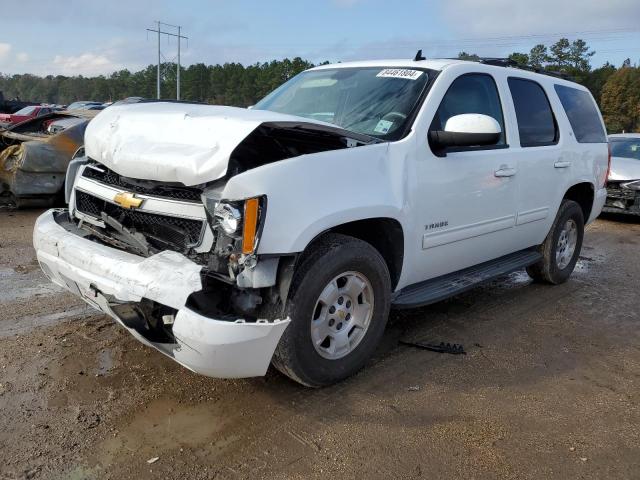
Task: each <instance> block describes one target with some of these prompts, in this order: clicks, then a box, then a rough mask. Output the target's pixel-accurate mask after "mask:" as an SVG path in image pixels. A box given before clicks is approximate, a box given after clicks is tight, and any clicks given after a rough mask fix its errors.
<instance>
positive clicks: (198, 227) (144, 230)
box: [76, 190, 205, 253]
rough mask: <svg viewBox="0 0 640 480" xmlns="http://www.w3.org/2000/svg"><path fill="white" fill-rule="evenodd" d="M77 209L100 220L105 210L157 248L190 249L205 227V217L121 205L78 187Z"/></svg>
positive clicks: (198, 240) (198, 241) (183, 250)
mask: <svg viewBox="0 0 640 480" xmlns="http://www.w3.org/2000/svg"><path fill="white" fill-rule="evenodd" d="M76 209H77V210H78V211H79V212H81V213H83V214H85V215H89V216H91V217H94V218H97V219H101V216H102V213H103V212H104V213H105V214H107V215H108V216H110V217H112V218H113V219H115V220H116V221H118V222H119V223H121V224H122V225H123V226H124V227H126V228H127V229H128V230H130V231H131V232H135V233H140V234H142V235H143V236H144V237H145V239H146V240H147V242H148V243H149V244H150V245H152V246H153V247H155V248H156V249H158V250H165V249H169V250H174V251H178V252H182V253H184V252H186V251H188V250H189V249H190V248H192V247H194V246H196V245H198V244H199V243H200V240H201V236H202V233H203V229H204V226H205V222H204V221H203V220H194V219H188V218H180V217H172V216H168V215H158V214H155V213H148V212H141V211H135V210H129V209H126V208H122V207H120V206H118V205H114V204H112V203H110V202H107V201H105V200H102V199H100V198H97V197H94V196H93V195H90V194H88V193H86V192H83V191H80V190H76Z"/></svg>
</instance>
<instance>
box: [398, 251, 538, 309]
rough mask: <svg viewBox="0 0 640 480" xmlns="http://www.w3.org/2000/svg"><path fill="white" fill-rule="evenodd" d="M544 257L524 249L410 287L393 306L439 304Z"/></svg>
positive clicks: (400, 294) (399, 294)
mask: <svg viewBox="0 0 640 480" xmlns="http://www.w3.org/2000/svg"><path fill="white" fill-rule="evenodd" d="M541 258H542V255H540V253H538V252H533V251H531V250H522V251H520V252H516V253H511V254H509V255H505V256H504V257H500V258H496V259H495V260H491V261H489V262H485V263H481V264H480V265H475V266H473V267H469V268H465V269H464V270H460V271H458V272H454V273H449V274H447V275H443V276H441V277H437V278H432V279H430V280H426V281H424V282H420V283H416V284H413V285H409V286H408V287H405V288H403V289H402V290H400V292H399V293H398V294H397V296H396V297H395V299H393V306H394V307H395V308H414V307H421V306H424V305H429V304H430V303H435V302H439V301H441V300H444V299H445V298H449V297H452V296H454V295H458V294H459V293H462V292H465V291H467V290H470V289H471V288H474V287H476V286H477V285H480V284H481V283H484V282H488V281H490V280H493V279H495V278H497V277H499V276H501V275H504V274H506V273H511V272H513V271H514V270H518V269H520V268H523V267H528V266H529V265H533V264H534V263H536V262H537V261H538V260H540V259H541Z"/></svg>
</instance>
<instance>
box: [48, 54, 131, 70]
mask: <svg viewBox="0 0 640 480" xmlns="http://www.w3.org/2000/svg"><path fill="white" fill-rule="evenodd" d="M52 67H53V70H55V71H56V73H59V74H62V75H99V74H106V73H112V72H114V71H116V70H118V69H119V68H121V67H122V66H121V65H119V64H116V63H114V62H112V61H111V60H109V59H108V58H107V57H106V56H105V55H100V54H94V53H89V52H87V53H82V54H80V55H77V56H73V55H71V56H64V55H56V56H55V57H54V58H53V65H52Z"/></svg>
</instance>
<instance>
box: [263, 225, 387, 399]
mask: <svg viewBox="0 0 640 480" xmlns="http://www.w3.org/2000/svg"><path fill="white" fill-rule="evenodd" d="M390 293H391V282H390V279H389V271H388V269H387V265H386V263H385V261H384V259H383V258H382V256H381V255H380V253H378V251H377V250H376V249H375V248H373V247H372V246H371V245H370V244H368V243H366V242H363V241H362V240H358V239H356V238H353V237H349V236H346V235H339V234H328V235H326V236H325V237H323V238H322V239H320V240H319V241H318V242H316V243H315V244H314V245H312V246H311V247H310V250H309V252H307V253H306V254H305V256H304V257H303V259H302V261H301V262H300V265H299V266H298V268H297V270H296V272H295V274H294V278H293V281H292V284H291V290H290V294H289V299H288V302H287V313H288V316H289V317H290V318H291V324H290V325H289V327H288V328H287V329H286V330H285V332H284V335H283V336H282V338H281V340H280V343H279V344H278V348H277V349H276V351H275V353H274V357H273V364H274V366H275V367H276V368H277V369H278V370H280V371H281V372H282V373H284V374H285V375H287V376H289V377H290V378H292V379H293V380H295V381H297V382H299V383H302V384H304V385H307V386H312V387H320V386H325V385H330V384H332V383H335V382H338V381H340V380H342V379H344V378H346V377H348V376H350V375H352V374H354V373H355V372H357V371H358V370H359V369H360V368H362V366H363V365H364V364H365V363H366V361H367V359H368V358H369V357H370V356H371V354H372V353H373V351H374V350H375V348H376V346H377V345H378V343H379V342H380V339H381V337H382V334H383V332H384V327H385V325H386V322H387V317H388V314H389V305H390Z"/></svg>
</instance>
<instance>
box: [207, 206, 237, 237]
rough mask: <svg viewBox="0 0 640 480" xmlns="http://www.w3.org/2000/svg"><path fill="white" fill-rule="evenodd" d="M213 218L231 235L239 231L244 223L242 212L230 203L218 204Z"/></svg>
mask: <svg viewBox="0 0 640 480" xmlns="http://www.w3.org/2000/svg"><path fill="white" fill-rule="evenodd" d="M213 218H214V219H215V221H216V222H217V223H218V224H219V225H220V226H221V227H222V229H223V230H224V231H225V232H226V233H227V234H229V235H232V234H234V233H236V232H237V231H238V229H239V228H240V225H241V221H242V215H241V214H240V211H239V210H238V209H237V208H235V207H233V206H232V205H230V204H228V203H218V204H217V205H216V206H215V208H214V211H213Z"/></svg>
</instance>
